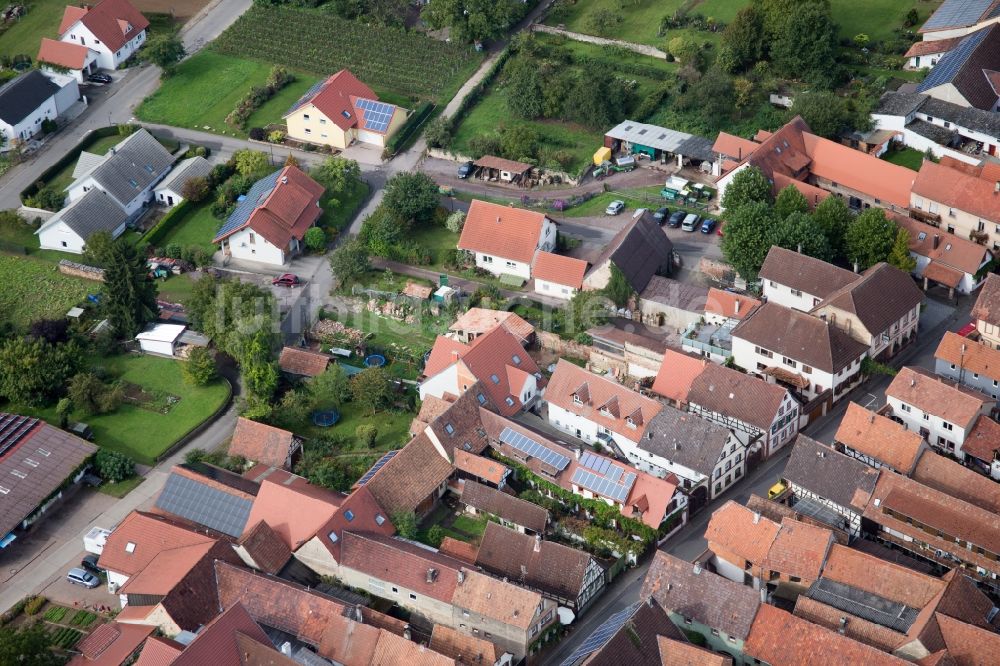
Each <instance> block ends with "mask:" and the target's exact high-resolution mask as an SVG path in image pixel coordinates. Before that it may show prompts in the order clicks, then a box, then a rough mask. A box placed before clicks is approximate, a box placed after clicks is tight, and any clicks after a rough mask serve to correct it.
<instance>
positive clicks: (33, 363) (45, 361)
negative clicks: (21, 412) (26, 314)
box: [0, 337, 83, 405]
mask: <svg viewBox="0 0 1000 666" xmlns="http://www.w3.org/2000/svg"><path fill="white" fill-rule="evenodd" d="M82 366H83V354H82V352H81V350H80V347H79V346H78V345H77V344H76V343H75V342H72V341H71V342H67V343H63V344H56V345H52V344H49V343H47V342H45V341H43V340H38V339H33V340H31V339H27V338H21V337H13V338H8V339H7V340H5V341H3V342H2V343H0V397H4V398H7V399H8V400H10V401H11V402H15V403H21V404H26V405H44V404H46V403H48V402H50V401H52V400H54V399H55V398H57V397H59V396H60V395H62V394H63V392H64V391H65V387H66V382H67V380H69V378H70V377H72V376H73V375H75V374H76V373H77V372H78V371H79V370H80V368H81V367H82Z"/></svg>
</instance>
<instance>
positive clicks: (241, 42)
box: [189, 4, 482, 102]
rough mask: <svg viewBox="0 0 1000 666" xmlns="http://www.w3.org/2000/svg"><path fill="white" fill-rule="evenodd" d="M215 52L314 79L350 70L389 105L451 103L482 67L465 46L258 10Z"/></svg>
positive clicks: (281, 10)
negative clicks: (307, 74) (420, 101)
mask: <svg viewBox="0 0 1000 666" xmlns="http://www.w3.org/2000/svg"><path fill="white" fill-rule="evenodd" d="M212 48H213V49H214V50H215V51H216V52H217V53H220V54H223V55H226V56H235V57H237V58H252V59H254V60H259V61H261V62H266V63H271V64H278V65H284V66H286V67H288V68H290V69H296V70H303V71H307V72H310V73H312V74H314V75H316V76H317V77H323V76H329V75H330V74H333V73H335V72H337V71H338V70H340V69H344V68H348V69H350V70H351V71H352V72H353V73H354V75H355V76H357V77H358V78H359V79H361V80H362V81H364V82H365V83H367V84H368V85H369V86H371V88H372V89H373V90H375V91H376V92H377V93H378V94H379V95H380V96H382V95H384V96H385V98H386V99H399V97H390V96H391V95H395V96H401V97H404V98H408V99H411V100H417V99H426V100H432V101H437V102H446V101H448V100H449V99H451V98H452V97H453V96H454V95H455V93H456V92H457V91H458V89H459V87H461V85H462V83H464V82H465V80H466V79H467V78H468V77H469V76H470V75H471V74H472V72H473V71H475V69H476V67H477V66H478V65H479V63H480V62H481V60H482V55H480V54H477V53H476V52H475V51H473V50H472V48H471V47H470V46H467V45H462V44H457V43H446V42H442V41H438V40H435V39H431V38H430V37H427V36H425V35H422V34H419V33H415V32H407V31H405V30H402V29H398V28H384V27H379V26H376V25H363V24H361V23H358V22H354V21H348V20H346V19H342V18H340V17H338V16H336V15H334V14H332V13H328V12H319V11H316V10H310V9H297V8H292V7H288V6H281V7H269V6H264V5H261V4H255V5H254V6H253V7H251V8H250V9H249V10H247V11H246V13H244V14H243V15H242V16H240V18H239V19H237V20H236V22H235V23H234V24H233V25H232V26H231V27H230V28H229V29H227V30H226V31H225V32H224V33H223V34H222V35H221V36H220V37H219V38H218V39H217V40H216V41H215V43H214V45H213V47H212ZM189 99H190V97H189Z"/></svg>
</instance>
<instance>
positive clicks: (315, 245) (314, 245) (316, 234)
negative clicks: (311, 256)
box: [302, 227, 326, 252]
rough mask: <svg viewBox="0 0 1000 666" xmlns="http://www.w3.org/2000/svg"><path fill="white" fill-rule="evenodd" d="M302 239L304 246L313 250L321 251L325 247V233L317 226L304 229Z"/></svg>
mask: <svg viewBox="0 0 1000 666" xmlns="http://www.w3.org/2000/svg"><path fill="white" fill-rule="evenodd" d="M302 240H303V241H304V242H305V244H306V247H307V248H309V249H310V250H312V251H313V252H321V251H322V250H324V249H326V234H325V233H323V230H322V229H320V228H319V227H312V228H311V229H309V230H308V231H306V234H305V236H303V238H302Z"/></svg>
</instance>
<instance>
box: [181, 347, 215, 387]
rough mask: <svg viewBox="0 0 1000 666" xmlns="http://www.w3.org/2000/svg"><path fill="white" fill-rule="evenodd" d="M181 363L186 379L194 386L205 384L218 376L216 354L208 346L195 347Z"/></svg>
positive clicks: (182, 372)
mask: <svg viewBox="0 0 1000 666" xmlns="http://www.w3.org/2000/svg"><path fill="white" fill-rule="evenodd" d="M179 363H181V374H182V375H183V376H184V381H185V382H187V383H188V384H191V385H192V386H205V385H206V384H208V383H209V382H211V381H212V380H213V379H215V377H216V368H215V354H214V353H213V352H212V351H211V350H210V349H208V348H206V347H195V348H194V349H192V350H191V353H190V354H188V358H187V360H186V361H179Z"/></svg>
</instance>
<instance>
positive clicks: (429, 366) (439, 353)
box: [424, 335, 469, 377]
mask: <svg viewBox="0 0 1000 666" xmlns="http://www.w3.org/2000/svg"><path fill="white" fill-rule="evenodd" d="M467 351H469V345H467V344H465V343H463V342H459V341H458V340H452V339H451V338H446V337H445V336H443V335H439V336H437V338H436V339H435V340H434V346H433V347H431V355H430V356H428V357H427V363H425V364H424V376H425V377H433V376H434V375H436V374H438V373H439V372H441V371H442V370H444V369H445V368H447V367H449V366H451V364H452V363H454V362H456V361H457V360H458V359H460V358H462V357H463V356H464V355H465V352H467Z"/></svg>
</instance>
